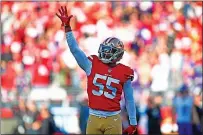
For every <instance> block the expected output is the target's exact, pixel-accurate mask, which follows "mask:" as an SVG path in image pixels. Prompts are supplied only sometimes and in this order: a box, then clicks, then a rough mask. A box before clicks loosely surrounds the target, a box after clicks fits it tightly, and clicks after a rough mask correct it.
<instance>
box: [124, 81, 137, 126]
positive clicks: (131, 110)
mask: <svg viewBox="0 0 203 135" xmlns="http://www.w3.org/2000/svg"><path fill="white" fill-rule="evenodd" d="M124 94H125V101H126V109H127V112H128V115H129V120H130V125H137V119H136V108H135V102H134V97H133V88H132V87H131V81H130V80H128V81H127V82H126V83H125V85H124Z"/></svg>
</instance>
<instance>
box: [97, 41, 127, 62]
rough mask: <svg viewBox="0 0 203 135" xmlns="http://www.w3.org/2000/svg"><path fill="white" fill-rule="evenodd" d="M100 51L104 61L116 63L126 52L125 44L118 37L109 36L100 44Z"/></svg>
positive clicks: (100, 57)
mask: <svg viewBox="0 0 203 135" xmlns="http://www.w3.org/2000/svg"><path fill="white" fill-rule="evenodd" d="M98 53H99V59H100V60H101V61H102V62H103V63H116V62H118V61H119V60H120V59H121V58H122V56H123V54H124V46H123V43H122V42H121V41H120V40H119V39H117V38H107V39H106V40H105V41H104V42H103V43H102V44H100V47H99V51H98Z"/></svg>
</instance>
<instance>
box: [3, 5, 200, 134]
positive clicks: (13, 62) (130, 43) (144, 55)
mask: <svg viewBox="0 0 203 135" xmlns="http://www.w3.org/2000/svg"><path fill="white" fill-rule="evenodd" d="M60 6H67V8H68V12H69V13H70V14H72V15H74V18H73V23H72V27H73V30H74V35H75V37H76V39H77V41H78V44H79V46H80V48H81V49H82V50H83V51H85V53H86V54H87V55H90V54H97V52H98V48H99V45H100V43H101V42H102V41H103V40H104V39H105V38H107V37H109V36H115V37H118V38H120V39H121V40H122V41H123V42H124V44H125V50H126V51H125V54H124V57H123V59H122V60H121V62H122V63H124V64H126V65H129V66H130V67H132V68H133V69H134V71H135V78H134V80H133V83H132V84H133V87H134V90H135V92H134V93H135V100H136V101H135V103H136V105H137V106H138V109H137V112H138V113H139V116H138V117H139V123H140V129H139V132H140V133H144V134H145V133H148V132H151V129H156V128H157V127H151V128H146V127H147V126H146V122H145V121H146V120H145V118H146V117H145V116H148V120H149V118H151V117H153V115H152V114H153V113H152V110H153V109H156V110H158V112H159V115H160V117H156V119H153V118H152V119H153V120H152V123H151V125H153V124H154V123H153V122H155V123H156V122H158V124H156V125H159V124H161V122H160V120H161V119H163V118H161V114H160V113H161V112H160V108H161V107H162V106H172V99H173V98H174V96H175V94H176V93H177V91H178V89H179V87H181V86H182V85H183V84H184V85H187V87H188V88H187V89H188V90H189V93H190V94H191V95H192V96H194V99H195V102H194V104H195V105H196V106H197V107H198V108H199V109H200V111H199V112H200V113H199V114H200V115H198V116H199V119H200V116H201V115H202V114H201V113H202V104H201V103H200V101H201V100H202V99H201V98H200V94H201V92H202V2H150V1H148V2H68V3H67V2H2V10H1V23H2V25H1V30H2V34H1V39H2V43H1V94H2V102H3V103H5V106H4V107H10V108H11V106H12V105H13V104H12V105H10V103H11V102H13V103H18V106H19V107H18V108H22V110H21V111H22V112H21V113H20V114H19V113H18V112H19V111H17V112H16V113H15V115H17V116H19V118H22V117H21V115H22V113H23V112H24V113H28V114H29V115H28V116H30V118H31V119H32V120H31V122H30V121H29V120H28V121H29V122H28V123H30V124H31V125H29V124H27V125H26V127H28V128H27V133H34V132H35V131H38V132H37V133H39V132H40V133H44V132H46V131H44V130H43V129H46V126H47V125H46V124H43V122H44V123H46V122H45V120H46V119H47V118H50V117H51V114H49V113H48V111H47V107H43V106H42V107H41V109H40V110H39V113H32V111H31V110H33V109H34V111H36V112H37V110H36V107H35V105H34V103H33V101H30V100H29V99H27V97H28V95H29V93H30V92H31V91H32V90H33V89H37V88H41V87H43V88H48V87H49V86H50V85H51V84H56V85H57V86H60V87H62V88H64V89H65V90H66V91H67V92H68V91H69V88H70V87H78V86H79V87H80V88H81V89H83V90H84V91H85V90H86V76H85V73H84V72H83V71H82V70H81V69H80V68H79V66H77V63H76V61H75V60H74V57H73V56H72V54H71V53H70V51H69V49H68V48H67V43H66V38H65V34H64V30H63V28H62V27H61V24H60V20H59V19H58V18H57V17H56V16H55V13H56V12H57V10H58V8H60ZM81 93H83V92H81ZM25 101H26V102H27V103H24V102H25ZM84 101H86V100H84ZM25 104H26V105H27V108H28V111H26V109H25V108H26V107H25ZM146 108H149V109H146ZM150 108H151V110H150ZM17 110H18V109H17ZM143 110H147V111H143ZM85 112H87V111H85ZM124 112H125V111H124ZM84 117H85V116H84ZM126 117H127V116H126V114H125V113H124V114H123V126H124V127H127V125H128V121H127V119H126ZM43 120H44V121H43ZM39 121H42V122H41V123H40V122H39ZM49 121H52V120H49ZM21 122H22V121H21ZM24 122H25V121H24ZM191 123H192V121H191ZM81 124H85V123H84V122H81ZM43 125H45V126H43ZM148 125H149V124H148ZM198 126H199V125H198ZM40 127H41V128H40ZM42 127H43V128H42ZM80 127H81V130H82V132H85V131H84V130H85V128H84V126H80ZM82 127H83V128H82ZM149 127H150V125H149ZM30 129H32V131H30ZM39 129H41V130H39ZM158 129H159V130H160V126H159V127H158ZM47 132H48V131H47ZM152 132H153V131H152Z"/></svg>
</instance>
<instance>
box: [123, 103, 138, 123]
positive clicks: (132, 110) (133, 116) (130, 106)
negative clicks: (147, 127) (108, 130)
mask: <svg viewBox="0 0 203 135" xmlns="http://www.w3.org/2000/svg"><path fill="white" fill-rule="evenodd" d="M126 108H127V111H128V115H129V120H130V125H137V119H136V109H135V103H134V101H126Z"/></svg>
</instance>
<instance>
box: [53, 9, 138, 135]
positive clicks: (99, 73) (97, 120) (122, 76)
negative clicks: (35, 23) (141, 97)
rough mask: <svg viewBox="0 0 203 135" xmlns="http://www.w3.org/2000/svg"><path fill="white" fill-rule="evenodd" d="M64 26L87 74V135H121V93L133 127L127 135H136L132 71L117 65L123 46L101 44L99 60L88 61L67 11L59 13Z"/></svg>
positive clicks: (114, 42) (114, 40)
mask: <svg viewBox="0 0 203 135" xmlns="http://www.w3.org/2000/svg"><path fill="white" fill-rule="evenodd" d="M56 15H57V16H58V17H59V18H60V20H61V22H62V26H64V27H65V33H66V38H67V43H68V46H69V48H70V51H71V53H72V54H73V56H74V57H75V59H76V61H77V63H78V65H79V66H80V67H81V68H82V69H83V70H84V71H85V73H86V75H87V78H88V82H87V93H88V99H89V112H90V114H89V120H88V123H87V130H86V133H87V134H122V121H121V116H120V112H121V108H120V100H121V95H122V92H124V97H125V100H126V108H127V111H128V115H129V121H130V126H129V127H128V128H127V129H126V130H124V132H123V133H125V134H134V132H135V131H136V129H137V126H136V125H137V120H136V109H135V103H134V98H133V88H132V87H131V81H132V80H133V73H134V72H133V70H132V69H131V68H130V67H128V66H125V65H123V64H119V63H118V61H119V60H120V59H121V58H122V57H123V54H124V45H123V43H122V42H121V41H120V40H119V39H118V38H115V37H110V38H107V39H106V40H105V41H104V42H103V43H101V45H100V48H99V51H98V53H99V54H98V56H96V55H91V56H89V57H87V56H86V55H85V53H84V52H83V51H82V50H81V49H80V48H79V47H78V44H77V41H76V39H75V38H74V36H73V33H72V29H71V26H70V20H71V18H72V17H73V16H72V15H68V13H67V9H66V7H61V8H60V9H59V14H57V13H56Z"/></svg>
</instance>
